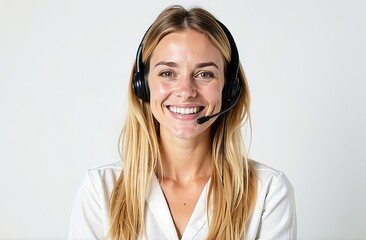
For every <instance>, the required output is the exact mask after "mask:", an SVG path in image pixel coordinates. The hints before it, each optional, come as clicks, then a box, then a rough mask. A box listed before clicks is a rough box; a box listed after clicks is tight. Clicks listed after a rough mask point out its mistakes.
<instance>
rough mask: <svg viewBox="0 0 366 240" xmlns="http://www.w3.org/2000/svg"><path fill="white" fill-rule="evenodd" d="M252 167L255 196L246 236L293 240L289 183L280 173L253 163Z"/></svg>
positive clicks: (294, 213)
mask: <svg viewBox="0 0 366 240" xmlns="http://www.w3.org/2000/svg"><path fill="white" fill-rule="evenodd" d="M252 164H253V167H254V170H255V172H256V175H257V194H256V195H257V196H256V204H255V207H254V209H253V213H252V217H251V221H250V224H249V228H248V236H250V237H253V238H254V237H259V238H261V239H262V238H265V239H296V207H295V194H294V188H293V186H292V184H291V182H290V181H289V179H288V178H287V177H286V175H285V174H284V173H283V171H280V170H277V169H274V168H272V167H269V166H267V165H265V164H263V163H259V162H255V161H252ZM289 236H290V237H289ZM250 237H249V238H250Z"/></svg>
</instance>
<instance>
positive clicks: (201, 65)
mask: <svg viewBox="0 0 366 240" xmlns="http://www.w3.org/2000/svg"><path fill="white" fill-rule="evenodd" d="M160 65H166V66H168V67H179V64H177V63H175V62H165V61H161V62H158V63H157V64H155V66H154V68H155V67H157V66H160ZM209 66H213V67H215V68H217V69H219V67H218V66H217V64H216V63H214V62H203V63H198V64H197V65H196V68H204V67H209Z"/></svg>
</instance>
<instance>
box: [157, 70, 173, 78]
mask: <svg viewBox="0 0 366 240" xmlns="http://www.w3.org/2000/svg"><path fill="white" fill-rule="evenodd" d="M159 76H162V77H173V73H172V72H170V71H164V72H161V73H160V74H159Z"/></svg>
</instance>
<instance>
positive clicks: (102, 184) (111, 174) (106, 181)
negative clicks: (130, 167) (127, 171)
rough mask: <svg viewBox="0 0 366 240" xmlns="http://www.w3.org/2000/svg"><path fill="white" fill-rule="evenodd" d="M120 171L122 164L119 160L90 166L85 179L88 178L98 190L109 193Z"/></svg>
mask: <svg viewBox="0 0 366 240" xmlns="http://www.w3.org/2000/svg"><path fill="white" fill-rule="evenodd" d="M121 171H122V166H121V164H120V163H119V162H116V163H111V164H107V165H103V166H100V167H97V168H92V169H89V170H88V172H87V176H86V178H87V179H86V181H88V180H89V181H90V182H91V183H92V185H93V186H94V187H95V188H96V190H97V191H98V192H99V191H102V192H109V193H110V192H112V190H113V188H114V185H115V183H116V182H117V180H118V178H119V176H120V174H121ZM106 190H107V191H106Z"/></svg>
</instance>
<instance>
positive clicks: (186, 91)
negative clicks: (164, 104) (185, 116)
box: [176, 76, 197, 99]
mask: <svg viewBox="0 0 366 240" xmlns="http://www.w3.org/2000/svg"><path fill="white" fill-rule="evenodd" d="M176 95H177V97H181V98H184V99H189V98H192V97H195V96H196V95H197V92H196V88H195V86H194V83H193V80H192V79H191V77H189V76H187V77H182V78H181V79H179V80H178V81H177V89H176Z"/></svg>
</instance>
